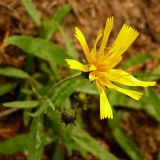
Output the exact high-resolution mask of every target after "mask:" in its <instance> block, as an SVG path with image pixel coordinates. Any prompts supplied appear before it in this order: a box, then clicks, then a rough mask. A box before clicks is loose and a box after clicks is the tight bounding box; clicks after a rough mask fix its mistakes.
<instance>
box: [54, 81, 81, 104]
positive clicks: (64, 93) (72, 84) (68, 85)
mask: <svg viewBox="0 0 160 160" xmlns="http://www.w3.org/2000/svg"><path fill="white" fill-rule="evenodd" d="M82 81H83V80H82V79H80V78H75V79H71V80H68V81H67V82H65V83H63V84H62V85H61V86H59V87H57V89H56V90H55V94H54V95H53V97H52V102H53V104H54V105H57V106H61V105H62V104H63V103H64V101H65V99H66V98H68V97H69V96H70V95H71V94H72V93H73V92H74V89H75V88H76V87H77V86H78V85H79V84H80V83H82Z"/></svg>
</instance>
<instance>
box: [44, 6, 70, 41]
mask: <svg viewBox="0 0 160 160" xmlns="http://www.w3.org/2000/svg"><path fill="white" fill-rule="evenodd" d="M71 9H72V8H71V6H70V5H69V4H67V5H64V6H62V7H60V8H59V9H58V10H57V11H56V13H55V14H54V16H53V17H52V18H50V19H48V18H46V19H45V20H44V21H43V30H42V33H41V36H42V37H45V38H46V39H48V40H49V39H51V37H52V35H53V33H54V32H55V31H56V30H57V28H58V26H59V25H60V23H61V22H62V20H63V19H64V17H65V16H66V15H67V14H68V13H69V12H70V11H71Z"/></svg>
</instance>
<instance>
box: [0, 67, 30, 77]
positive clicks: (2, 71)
mask: <svg viewBox="0 0 160 160" xmlns="http://www.w3.org/2000/svg"><path fill="white" fill-rule="evenodd" d="M0 75H2V76H6V77H13V78H22V79H26V78H29V74H28V73H26V72H25V71H22V70H20V69H18V68H13V67H5V68H0Z"/></svg>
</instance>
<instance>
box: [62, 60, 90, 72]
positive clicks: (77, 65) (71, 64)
mask: <svg viewBox="0 0 160 160" xmlns="http://www.w3.org/2000/svg"><path fill="white" fill-rule="evenodd" d="M65 60H66V62H67V64H68V65H69V67H70V68H71V69H77V70H80V71H83V72H88V69H89V68H88V66H87V65H84V64H82V63H80V62H78V61H76V60H73V59H65Z"/></svg>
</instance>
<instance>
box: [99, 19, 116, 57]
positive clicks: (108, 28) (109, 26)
mask: <svg viewBox="0 0 160 160" xmlns="http://www.w3.org/2000/svg"><path fill="white" fill-rule="evenodd" d="M113 20H114V18H113V17H109V18H107V21H106V26H105V29H104V34H103V39H102V43H101V46H100V49H99V54H103V53H104V49H105V48H106V44H107V41H108V37H109V35H110V33H111V30H112V27H113Z"/></svg>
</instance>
